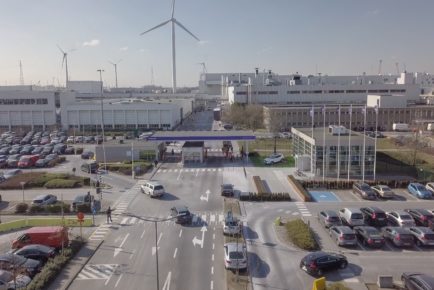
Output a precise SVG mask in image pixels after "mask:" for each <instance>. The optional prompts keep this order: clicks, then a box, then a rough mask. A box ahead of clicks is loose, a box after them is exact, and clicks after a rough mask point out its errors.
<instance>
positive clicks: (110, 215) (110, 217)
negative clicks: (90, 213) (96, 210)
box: [107, 206, 113, 223]
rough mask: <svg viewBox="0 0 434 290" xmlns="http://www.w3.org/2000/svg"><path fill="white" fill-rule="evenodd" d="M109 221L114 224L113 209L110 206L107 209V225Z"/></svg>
mask: <svg viewBox="0 0 434 290" xmlns="http://www.w3.org/2000/svg"><path fill="white" fill-rule="evenodd" d="M109 220H110V222H113V221H112V209H111V208H110V206H109V207H108V209H107V223H109Z"/></svg>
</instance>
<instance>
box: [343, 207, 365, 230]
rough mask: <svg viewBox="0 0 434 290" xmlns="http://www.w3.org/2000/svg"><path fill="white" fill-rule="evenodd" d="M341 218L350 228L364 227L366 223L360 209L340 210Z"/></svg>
mask: <svg viewBox="0 0 434 290" xmlns="http://www.w3.org/2000/svg"><path fill="white" fill-rule="evenodd" d="M339 217H340V218H341V220H342V222H343V223H344V224H345V225H349V226H350V227H354V226H363V225H364V224H365V221H364V219H363V214H362V212H361V211H360V209H358V208H347V207H346V208H343V209H341V210H339Z"/></svg>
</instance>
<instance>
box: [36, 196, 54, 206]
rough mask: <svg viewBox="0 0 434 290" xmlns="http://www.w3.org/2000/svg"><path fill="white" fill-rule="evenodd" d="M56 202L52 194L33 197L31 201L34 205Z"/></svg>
mask: <svg viewBox="0 0 434 290" xmlns="http://www.w3.org/2000/svg"><path fill="white" fill-rule="evenodd" d="M56 202H57V197H56V196H55V195H52V194H43V195H39V196H37V197H35V198H34V199H33V200H32V204H34V205H49V204H53V203H56Z"/></svg>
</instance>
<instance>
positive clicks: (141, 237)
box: [140, 230, 146, 239]
mask: <svg viewBox="0 0 434 290" xmlns="http://www.w3.org/2000/svg"><path fill="white" fill-rule="evenodd" d="M145 232H146V230H143V233H142V235H141V236H140V239H143V237H144V236H145Z"/></svg>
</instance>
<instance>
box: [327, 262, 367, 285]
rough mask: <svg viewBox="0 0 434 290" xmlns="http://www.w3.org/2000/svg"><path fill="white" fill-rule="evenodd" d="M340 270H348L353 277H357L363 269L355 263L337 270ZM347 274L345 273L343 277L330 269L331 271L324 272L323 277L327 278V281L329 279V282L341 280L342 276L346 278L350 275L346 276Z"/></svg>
mask: <svg viewBox="0 0 434 290" xmlns="http://www.w3.org/2000/svg"><path fill="white" fill-rule="evenodd" d="M339 271H341V272H346V273H347V272H348V274H353V275H354V276H353V277H357V276H360V275H361V274H362V271H363V269H362V268H361V267H360V266H358V265H356V264H352V263H350V264H348V266H347V267H346V268H345V269H342V270H339ZM348 276H349V275H345V277H343V276H342V275H341V274H340V273H339V272H336V271H331V272H326V273H325V277H326V279H327V281H331V282H338V281H342V278H344V279H348V278H351V277H348Z"/></svg>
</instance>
